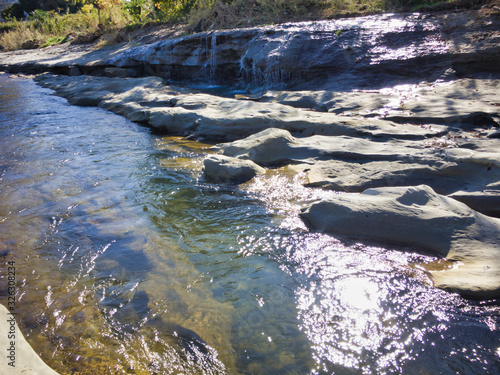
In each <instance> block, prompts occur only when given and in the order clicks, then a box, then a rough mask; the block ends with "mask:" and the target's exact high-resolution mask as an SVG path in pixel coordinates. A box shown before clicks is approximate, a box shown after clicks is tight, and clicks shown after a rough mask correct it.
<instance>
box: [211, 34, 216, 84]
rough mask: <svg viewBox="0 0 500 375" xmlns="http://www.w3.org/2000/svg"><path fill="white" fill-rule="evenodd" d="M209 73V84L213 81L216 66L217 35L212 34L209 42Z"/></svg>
mask: <svg viewBox="0 0 500 375" xmlns="http://www.w3.org/2000/svg"><path fill="white" fill-rule="evenodd" d="M209 64H210V73H209V81H210V84H213V83H214V82H215V70H216V68H217V36H216V35H215V33H214V34H212V38H211V42H210V59H209Z"/></svg>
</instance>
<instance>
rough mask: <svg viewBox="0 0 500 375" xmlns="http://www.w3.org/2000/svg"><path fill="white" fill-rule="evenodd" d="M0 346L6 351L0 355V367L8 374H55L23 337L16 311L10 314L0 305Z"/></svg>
mask: <svg viewBox="0 0 500 375" xmlns="http://www.w3.org/2000/svg"><path fill="white" fill-rule="evenodd" d="M0 319H1V321H0V332H1V335H0V346H1V347H2V349H4V350H5V351H6V352H5V353H4V355H2V356H1V362H0V368H2V369H3V371H8V373H9V374H13V375H17V374H19V375H20V374H29V373H33V374H38V375H57V373H56V372H55V371H54V370H52V369H51V368H50V367H49V366H47V365H46V364H45V363H44V362H43V361H42V360H41V359H40V357H39V356H38V354H36V353H35V351H34V350H33V348H32V347H31V346H30V345H29V344H28V342H27V341H26V339H25V338H24V336H23V334H22V332H21V330H20V329H19V327H18V325H17V323H16V313H15V312H14V314H12V313H11V312H9V310H7V308H6V307H5V306H3V305H0Z"/></svg>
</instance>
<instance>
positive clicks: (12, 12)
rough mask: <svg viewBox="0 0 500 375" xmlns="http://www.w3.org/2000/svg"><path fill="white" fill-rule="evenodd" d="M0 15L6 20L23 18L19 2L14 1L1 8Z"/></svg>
mask: <svg viewBox="0 0 500 375" xmlns="http://www.w3.org/2000/svg"><path fill="white" fill-rule="evenodd" d="M1 15H2V18H3V19H4V20H6V21H12V20H22V19H23V18H24V10H23V7H22V5H21V4H19V3H14V4H12V5H11V6H8V7H7V8H5V9H4V10H2V13H1Z"/></svg>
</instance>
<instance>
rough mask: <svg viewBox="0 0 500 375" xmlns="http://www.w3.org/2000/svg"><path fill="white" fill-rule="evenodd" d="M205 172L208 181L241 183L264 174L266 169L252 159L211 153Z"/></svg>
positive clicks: (205, 164)
mask: <svg viewBox="0 0 500 375" xmlns="http://www.w3.org/2000/svg"><path fill="white" fill-rule="evenodd" d="M204 166H205V168H204V172H205V177H206V179H207V180H208V181H212V182H217V183H233V184H241V183H244V182H247V181H249V180H251V179H252V178H254V177H255V176H256V175H259V174H264V173H265V172H266V170H265V169H264V168H262V167H260V166H258V165H257V164H255V163H254V162H252V161H250V160H242V159H237V158H231V157H227V156H223V155H211V156H209V157H208V158H206V159H205V160H204Z"/></svg>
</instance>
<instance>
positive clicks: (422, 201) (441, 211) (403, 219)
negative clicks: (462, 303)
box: [302, 185, 500, 299]
mask: <svg viewBox="0 0 500 375" xmlns="http://www.w3.org/2000/svg"><path fill="white" fill-rule="evenodd" d="M302 217H303V218H304V220H305V221H306V222H307V223H308V224H309V225H310V226H311V227H312V228H314V229H316V230H320V231H324V232H329V233H335V234H338V235H346V236H352V237H355V238H366V239H369V240H375V241H379V242H383V243H392V244H397V245H402V246H408V247H411V248H412V249H417V250H420V251H429V252H431V253H433V254H436V255H438V256H440V257H443V258H446V259H448V260H449V261H453V262H455V263H454V266H452V267H449V266H448V267H444V269H440V270H433V271H431V272H430V273H431V275H432V279H433V281H434V285H435V286H437V287H440V288H443V289H447V290H451V291H454V292H458V293H460V294H462V295H464V296H468V297H472V298H478V299H488V298H496V297H497V296H498V293H499V291H500V261H499V255H500V248H499V247H498V243H499V241H500V220H499V219H494V218H490V217H488V216H485V215H481V214H479V213H477V212H476V211H474V210H472V209H470V208H469V207H468V206H466V205H465V204H462V203H460V202H458V201H456V200H455V199H452V198H448V197H444V196H442V195H439V194H437V193H436V192H434V191H433V190H432V189H431V188H429V187H428V186H426V185H420V186H412V187H386V188H377V189H367V190H365V191H364V192H363V193H362V194H353V193H351V194H343V195H339V196H338V197H336V198H330V199H328V200H324V201H322V202H318V203H313V204H312V205H310V206H309V207H307V208H306V209H305V210H304V212H303V213H302Z"/></svg>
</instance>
